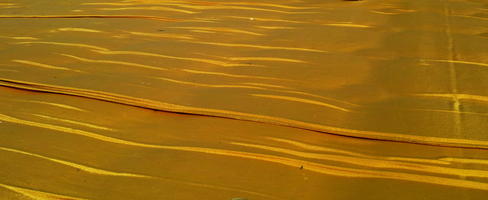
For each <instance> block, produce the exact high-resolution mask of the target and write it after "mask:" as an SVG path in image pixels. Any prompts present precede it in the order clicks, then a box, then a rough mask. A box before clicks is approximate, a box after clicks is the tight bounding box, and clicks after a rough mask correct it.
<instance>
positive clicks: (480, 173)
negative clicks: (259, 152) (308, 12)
mask: <svg viewBox="0 0 488 200" xmlns="http://www.w3.org/2000/svg"><path fill="white" fill-rule="evenodd" d="M230 144H233V145H238V146H244V147H250V148H256V149H264V150H268V151H274V152H279V153H284V154H288V155H293V156H299V157H302V158H309V159H320V160H329V161H335V162H341V163H347V164H352V165H356V166H362V167H371V168H380V169H400V170H410V171H418V172H426V173H434V174H444V175H454V176H467V177H481V178H488V171H485V170H475V169H457V168H450V167H440V166H433V165H426V164H417V163H405V162H400V161H393V160H381V159H374V158H373V159H372V158H358V157H350V156H342V155H327V154H319V153H308V152H301V151H295V150H290V149H284V148H278V147H271V146H264V145H258V144H248V143H241V142H230Z"/></svg>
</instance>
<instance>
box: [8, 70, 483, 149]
mask: <svg viewBox="0 0 488 200" xmlns="http://www.w3.org/2000/svg"><path fill="white" fill-rule="evenodd" d="M0 86H5V87H11V88H17V89H24V90H31V91H39V92H50V93H56V94H64V95H71V96H78V97H85V98H90V99H97V100H102V101H108V102H113V103H118V104H124V105H129V106H135V107H139V108H146V109H152V110H159V111H165V112H174V113H182V114H193V115H202V116H213V117H221V118H229V119H236V120H245V121H254V122H261V123H268V124H274V125H279V126H287V127H294V128H299V129H304V130H310V131H316V132H321V133H328V134H334V135H341V136H349V137H356V138H364V139H374V140H384V141H396V142H405V143H415V144H424V145H435V146H448V147H457V148H479V149H487V150H488V141H483V140H470V139H455V138H440V137H431V136H417V135H405V134H401V133H388V132H375V131H364V130H356V129H347V128H339V127H332V126H327V125H320V124H314V123H309V122H304V121H299V120H293V119H286V118H281V117H272V116H267V115H259V114H251V113H243V112H238V111H230V110H220V109H212V108H200V107H190V106H182V105H175V104H170V103H163V102H159V101H153V100H147V99H141V98H134V97H130V96H124V95H119V94H112V93H107V92H99V91H93V90H87V89H77V88H70V87H62V86H54V85H47V84H40V83H32V82H26V81H18V80H11V79H5V78H0Z"/></svg>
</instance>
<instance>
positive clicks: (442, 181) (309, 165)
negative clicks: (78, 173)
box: [0, 114, 488, 190]
mask: <svg viewBox="0 0 488 200" xmlns="http://www.w3.org/2000/svg"><path fill="white" fill-rule="evenodd" d="M0 120H4V121H7V122H10V123H17V124H23V125H28V126H34V127H39V128H46V129H51V130H56V131H61V132H65V133H71V134H76V135H81V136H85V137H90V138H93V139H97V140H101V141H106V142H111V143H117V144H125V145H130V146H136V147H143V148H154V149H166V150H175V151H186V152H195V153H206V154H212V155H222V156H231V157H238V158H245V159H254V160H260V161H265V162H272V163H277V164H282V165H286V166H290V167H299V166H302V167H303V168H304V169H305V170H309V171H313V172H316V173H321V174H327V175H332V176H344V177H356V178H383V179H394V180H405V181H412V182H420V183H428V184H437V185H445V186H453V187H463V188H471V189H478V190H488V184H486V183H480V182H474V181H468V180H457V179H451V178H443V177H435V176H427V175H416V174H407V173H400V172H389V171H372V170H364V169H355V168H345V167H336V166H329V165H324V164H320V163H315V162H310V161H304V160H297V159H291V158H286V157H279V156H274V155H267V154H258V153H248V152H240V151H233V150H226V149H214V148H203V147H188V146H165V145H155V144H144V143H138V142H132V141H128V140H122V139H118V138H113V137H108V136H103V135H99V134H96V133H91V132H87V131H81V130H76V129H72V128H66V127H62V126H56V125H50V124H44V123H38V122H32V121H27V120H22V119H17V118H14V117H10V116H7V115H4V114H0Z"/></svg>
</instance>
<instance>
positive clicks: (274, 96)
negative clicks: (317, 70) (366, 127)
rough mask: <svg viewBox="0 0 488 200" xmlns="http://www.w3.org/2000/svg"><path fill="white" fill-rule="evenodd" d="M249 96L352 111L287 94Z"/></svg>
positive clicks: (347, 110)
mask: <svg viewBox="0 0 488 200" xmlns="http://www.w3.org/2000/svg"><path fill="white" fill-rule="evenodd" d="M250 95H251V96H255V97H262V98H270V99H279V100H285V101H293V102H299V103H306V104H313V105H319V106H324V107H328V108H332V109H336V110H340V111H344V112H352V111H351V110H349V109H347V108H343V107H339V106H335V105H332V104H328V103H324V102H320V101H314V100H310V99H303V98H297V97H288V96H278V95H268V94H250Z"/></svg>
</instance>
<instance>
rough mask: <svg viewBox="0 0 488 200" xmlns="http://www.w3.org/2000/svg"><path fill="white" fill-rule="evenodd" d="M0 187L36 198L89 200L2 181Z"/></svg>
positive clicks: (42, 199) (46, 199)
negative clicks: (16, 185) (7, 183)
mask: <svg viewBox="0 0 488 200" xmlns="http://www.w3.org/2000/svg"><path fill="white" fill-rule="evenodd" d="M0 187H3V188H6V189H8V190H11V191H14V192H17V193H19V194H22V195H24V196H26V197H29V198H32V199H36V200H61V199H66V200H88V199H84V198H79V197H72V196H65V195H60V194H54V193H48V192H42V191H38V190H33V189H27V188H21V187H15V186H11V185H6V184H2V183H0Z"/></svg>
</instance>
